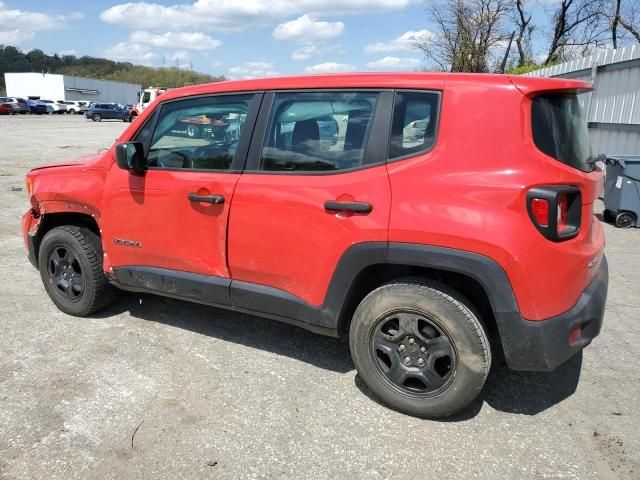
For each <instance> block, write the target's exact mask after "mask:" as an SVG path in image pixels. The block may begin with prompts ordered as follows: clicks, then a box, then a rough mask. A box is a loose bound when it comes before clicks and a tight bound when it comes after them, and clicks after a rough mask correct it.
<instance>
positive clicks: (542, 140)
mask: <svg viewBox="0 0 640 480" xmlns="http://www.w3.org/2000/svg"><path fill="white" fill-rule="evenodd" d="M531 126H532V130H533V132H532V133H533V141H534V143H535V144H536V147H538V149H539V150H541V151H542V152H543V153H545V154H547V155H549V156H550V157H553V158H555V159H556V160H559V161H560V162H562V163H565V164H567V165H569V166H571V167H574V168H577V169H578V170H582V171H583V172H591V171H593V169H594V167H593V165H592V164H591V163H590V160H591V142H590V141H589V131H588V129H587V122H586V119H585V118H584V115H583V113H582V108H581V107H580V104H579V103H578V98H577V96H576V95H575V94H553V95H541V96H539V97H536V98H535V99H534V100H533V103H532V107H531Z"/></svg>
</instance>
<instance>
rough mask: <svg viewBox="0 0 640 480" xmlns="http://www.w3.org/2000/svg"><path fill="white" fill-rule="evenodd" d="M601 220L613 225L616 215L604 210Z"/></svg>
mask: <svg viewBox="0 0 640 480" xmlns="http://www.w3.org/2000/svg"><path fill="white" fill-rule="evenodd" d="M602 220H604V221H605V222H607V223H613V222H615V220H616V214H615V213H613V212H612V211H611V210H607V209H605V210H604V211H603V212H602Z"/></svg>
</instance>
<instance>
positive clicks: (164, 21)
mask: <svg viewBox="0 0 640 480" xmlns="http://www.w3.org/2000/svg"><path fill="white" fill-rule="evenodd" d="M417 2H419V0H247V1H238V0H195V1H194V2H193V3H190V4H189V3H181V4H175V5H168V6H167V5H160V4H157V3H147V2H129V3H122V4H118V5H114V6H113V7H110V8H108V9H106V10H104V11H103V12H102V13H101V14H100V18H101V19H102V20H103V21H105V22H107V23H114V24H117V25H124V26H127V27H129V28H131V29H142V30H160V31H163V30H165V29H166V27H167V25H171V26H172V27H173V28H204V29H208V30H227V31H229V30H244V29H247V28H250V27H253V26H256V25H268V24H269V23H272V22H275V21H278V20H283V19H286V18H291V17H292V16H293V15H303V14H308V15H310V16H311V17H318V16H326V15H353V14H355V15H358V14H362V12H367V13H372V12H380V11H388V10H401V9H403V8H405V7H407V6H409V5H411V4H414V3H417Z"/></svg>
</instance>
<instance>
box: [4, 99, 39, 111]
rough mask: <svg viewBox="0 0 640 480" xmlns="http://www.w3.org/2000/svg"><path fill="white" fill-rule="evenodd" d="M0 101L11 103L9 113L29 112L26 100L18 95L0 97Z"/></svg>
mask: <svg viewBox="0 0 640 480" xmlns="http://www.w3.org/2000/svg"><path fill="white" fill-rule="evenodd" d="M0 102H3V103H8V104H9V105H11V110H12V112H11V113H20V114H25V113H31V110H30V109H29V106H28V105H27V101H26V100H25V99H24V98H19V97H0Z"/></svg>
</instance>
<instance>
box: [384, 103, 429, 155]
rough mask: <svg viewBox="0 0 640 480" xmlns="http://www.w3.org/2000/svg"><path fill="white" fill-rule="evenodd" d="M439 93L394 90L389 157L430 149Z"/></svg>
mask: <svg viewBox="0 0 640 480" xmlns="http://www.w3.org/2000/svg"><path fill="white" fill-rule="evenodd" d="M439 102H440V95H439V94H438V93H435V92H397V93H396V97H395V102H394V107H393V124H392V128H391V142H390V144H389V158H390V159H394V158H399V157H404V156H406V155H411V154H416V153H420V152H424V151H427V150H430V149H431V147H433V144H434V143H435V139H436V131H437V128H436V127H437V125H438V112H439Z"/></svg>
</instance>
